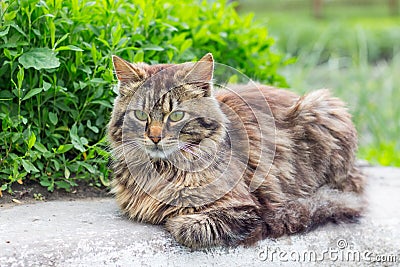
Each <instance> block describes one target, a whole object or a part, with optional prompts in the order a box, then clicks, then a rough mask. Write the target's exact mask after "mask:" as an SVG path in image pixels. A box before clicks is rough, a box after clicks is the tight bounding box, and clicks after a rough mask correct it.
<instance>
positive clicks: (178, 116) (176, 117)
mask: <svg viewBox="0 0 400 267" xmlns="http://www.w3.org/2000/svg"><path fill="white" fill-rule="evenodd" d="M184 116H185V112H183V111H174V112H172V113H171V114H169V119H170V120H171V121H173V122H177V121H180V120H182V119H183V117H184Z"/></svg>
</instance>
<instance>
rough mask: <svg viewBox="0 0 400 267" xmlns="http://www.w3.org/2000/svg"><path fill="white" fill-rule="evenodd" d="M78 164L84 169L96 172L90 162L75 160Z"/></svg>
mask: <svg viewBox="0 0 400 267" xmlns="http://www.w3.org/2000/svg"><path fill="white" fill-rule="evenodd" d="M77 163H78V164H79V165H81V166H83V167H84V168H85V169H86V170H88V171H89V172H90V173H96V169H95V168H94V167H93V166H92V165H90V164H88V163H86V162H82V161H78V162H77Z"/></svg>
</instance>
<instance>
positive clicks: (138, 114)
mask: <svg viewBox="0 0 400 267" xmlns="http://www.w3.org/2000/svg"><path fill="white" fill-rule="evenodd" d="M148 116H149V115H147V113H146V112H144V111H141V110H135V117H136V119H138V120H140V121H146V120H147V117H148Z"/></svg>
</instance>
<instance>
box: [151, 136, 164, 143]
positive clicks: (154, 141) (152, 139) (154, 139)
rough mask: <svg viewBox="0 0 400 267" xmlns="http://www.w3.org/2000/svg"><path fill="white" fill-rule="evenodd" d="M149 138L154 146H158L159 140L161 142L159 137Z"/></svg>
mask: <svg viewBox="0 0 400 267" xmlns="http://www.w3.org/2000/svg"><path fill="white" fill-rule="evenodd" d="M149 138H150V139H151V141H153V143H154V144H158V142H160V140H161V136H152V135H150V136H149Z"/></svg>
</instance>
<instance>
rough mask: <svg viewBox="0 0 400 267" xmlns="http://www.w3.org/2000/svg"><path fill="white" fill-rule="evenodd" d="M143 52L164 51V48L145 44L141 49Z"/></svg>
mask: <svg viewBox="0 0 400 267" xmlns="http://www.w3.org/2000/svg"><path fill="white" fill-rule="evenodd" d="M142 49H143V50H151V51H164V48H162V47H161V46H158V45H155V44H147V45H144V46H143V47H142Z"/></svg>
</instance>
